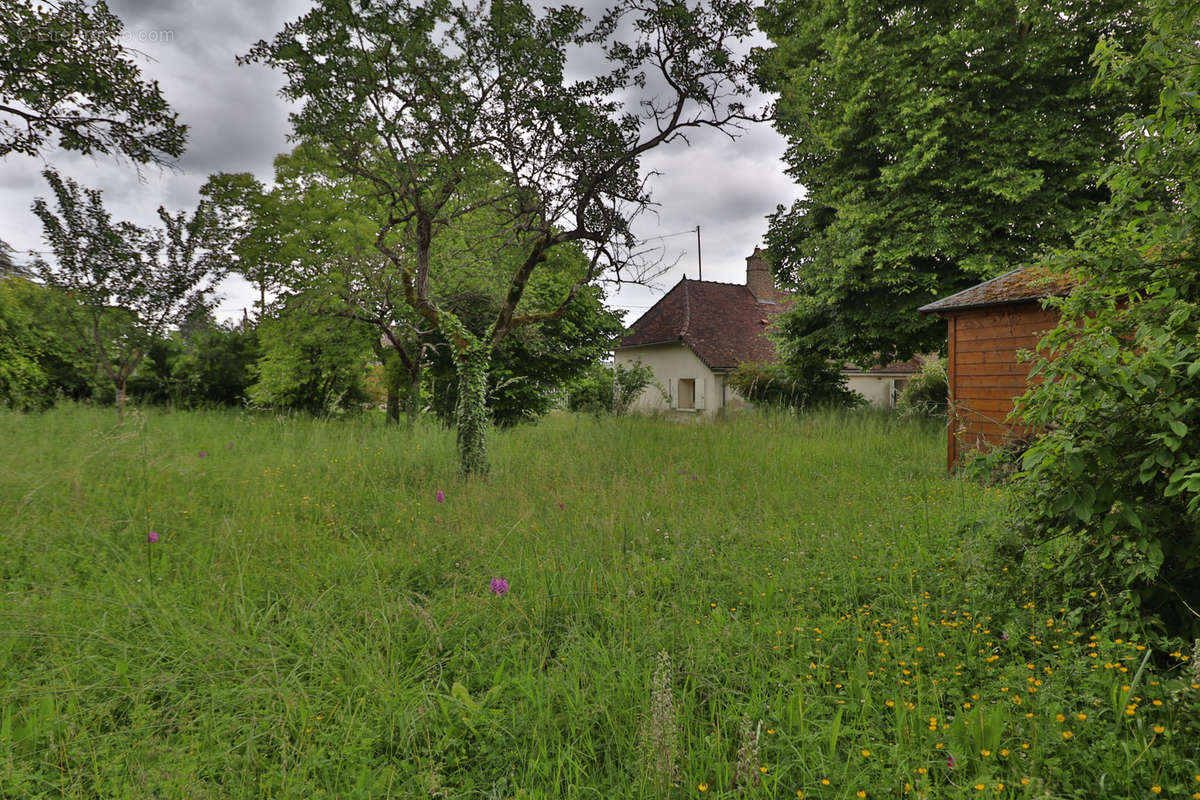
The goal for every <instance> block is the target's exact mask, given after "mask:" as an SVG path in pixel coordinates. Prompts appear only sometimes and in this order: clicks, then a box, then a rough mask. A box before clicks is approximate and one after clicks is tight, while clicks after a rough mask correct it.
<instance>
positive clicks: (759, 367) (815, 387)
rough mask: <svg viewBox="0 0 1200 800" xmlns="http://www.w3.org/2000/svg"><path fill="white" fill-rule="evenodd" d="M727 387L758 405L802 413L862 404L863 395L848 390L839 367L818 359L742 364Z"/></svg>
mask: <svg viewBox="0 0 1200 800" xmlns="http://www.w3.org/2000/svg"><path fill="white" fill-rule="evenodd" d="M726 384H727V385H728V386H729V387H730V388H732V389H734V390H735V391H736V392H737V393H738V394H740V395H741V396H742V397H744V398H746V399H747V400H749V401H750V402H751V403H754V404H756V405H764V406H774V407H779V408H794V409H797V410H803V409H805V408H816V407H820V406H855V405H858V404H860V403H862V402H863V400H862V396H861V395H859V394H857V393H856V392H852V391H850V390H849V389H848V388H846V381H845V379H844V378H843V377H842V375H841V370H840V369H838V367H837V365H836V364H834V363H832V362H826V361H824V360H822V359H817V358H813V359H805V360H799V359H797V360H794V361H793V362H791V363H787V364H760V363H754V362H749V361H747V362H743V363H741V364H738V366H737V369H735V370H733V372H731V373H729V377H728V378H726Z"/></svg>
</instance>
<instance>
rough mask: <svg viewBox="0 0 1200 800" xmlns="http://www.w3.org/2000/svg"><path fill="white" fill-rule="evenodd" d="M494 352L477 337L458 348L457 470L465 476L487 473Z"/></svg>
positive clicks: (456, 357)
mask: <svg viewBox="0 0 1200 800" xmlns="http://www.w3.org/2000/svg"><path fill="white" fill-rule="evenodd" d="M491 360H492V349H491V347H489V346H488V344H487V343H486V342H481V341H479V340H477V339H475V338H474V337H471V339H470V340H469V341H467V342H466V343H465V346H463V347H460V348H455V352H454V366H455V368H456V369H457V371H458V408H457V409H456V411H455V418H456V419H455V422H456V424H457V428H458V469H459V472H460V473H461V474H462V476H463V477H470V476H473V475H474V476H479V477H483V476H485V475H487V473H488V453H487V433H488V427H489V426H490V425H491V417H490V416H489V414H488V408H487V382H488V366H489V365H490V363H491Z"/></svg>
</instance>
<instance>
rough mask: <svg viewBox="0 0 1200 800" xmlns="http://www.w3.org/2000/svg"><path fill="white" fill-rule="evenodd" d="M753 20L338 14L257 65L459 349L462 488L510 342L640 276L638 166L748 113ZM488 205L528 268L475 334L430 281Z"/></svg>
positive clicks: (362, 7) (624, 10) (387, 9)
mask: <svg viewBox="0 0 1200 800" xmlns="http://www.w3.org/2000/svg"><path fill="white" fill-rule="evenodd" d="M752 19H753V17H752V11H751V6H750V4H749V3H748V2H746V1H745V0H726V1H723V2H720V3H713V4H712V5H707V4H699V5H694V6H689V5H688V4H686V3H685V2H682V0H679V1H678V2H668V3H664V2H645V1H644V0H621V2H620V3H619V4H618V5H617V6H615V7H613V8H612V9H610V10H609V11H607V12H606V13H605V14H604V15H603V16H602V18H601V19H600V20H599V21H598V22H597V23H595V24H590V23H589V22H588V21H587V19H586V17H585V16H584V15H583V13H582V12H581V11H580V10H579V9H576V8H571V7H561V8H549V9H546V10H545V11H544V12H542V13H540V14H538V13H535V12H534V11H533V10H532V9H531V8H530V7H529V6H528V5H526V4H525V3H524V2H521V1H519V0H518V1H513V0H495V1H494V2H490V3H488V2H483V3H480V4H478V5H476V4H473V3H468V2H464V1H463V0H430V2H428V3H422V2H419V1H416V2H414V0H383V2H369V3H368V2H364V1H363V0H325V1H324V2H322V3H320V4H318V6H317V7H316V8H315V9H314V10H313V11H311V12H310V13H309V14H307V15H305V16H304V17H302V18H301V19H299V20H297V21H295V22H292V23H290V24H288V25H287V26H286V27H285V28H284V30H283V31H282V32H280V33H279V34H278V35H277V36H276V37H275V39H274V40H273V41H271V42H265V41H264V42H259V43H258V44H257V45H256V46H255V47H254V48H253V49H252V50H251V52H250V54H249V55H248V56H247V57H246V58H245V59H244V61H263V62H266V63H267V64H269V65H271V66H274V67H277V68H279V69H282V70H283V71H284V73H285V75H286V76H287V83H286V85H285V87H284V90H283V93H284V95H285V96H286V97H287V98H289V99H292V100H295V101H299V102H301V103H302V107H301V109H300V110H299V111H298V112H297V113H295V114H294V115H293V118H292V121H293V126H294V128H295V132H296V134H297V135H298V136H300V137H310V138H313V139H315V140H317V141H320V142H321V143H322V144H323V145H324V146H326V147H328V148H329V150H330V152H331V153H332V154H333V155H334V157H335V159H336V161H337V163H338V165H339V168H340V169H341V170H343V171H344V172H346V173H347V174H348V175H354V176H357V177H359V178H361V179H362V180H364V181H367V182H369V183H370V184H371V186H372V187H373V195H374V197H376V198H378V200H379V201H380V202H381V203H382V204H383V206H384V208H385V209H386V215H385V216H383V217H381V218H380V219H379V220H378V222H379V225H378V234H377V237H376V240H375V244H376V247H377V248H378V249H379V251H380V252H381V253H383V254H384V256H385V257H386V258H387V259H388V260H389V262H390V263H391V265H392V267H393V268H394V270H395V271H396V274H397V276H398V277H399V280H400V284H401V287H402V289H403V296H404V300H405V302H406V303H407V305H408V306H409V307H410V308H411V309H413V310H414V311H415V312H416V313H417V314H419V315H420V317H421V318H422V319H423V320H424V321H425V322H426V323H427V324H428V325H429V326H430V327H432V328H433V329H435V330H437V331H439V332H440V333H441V334H442V335H443V336H445V338H446V339H447V340H448V341H449V342H450V344H451V347H452V350H453V356H454V360H455V368H456V371H457V374H458V385H459V398H458V412H457V414H456V417H457V432H458V445H459V455H460V465H461V470H462V472H463V473H464V474H467V475H471V474H482V473H485V472H486V471H487V450H486V432H487V422H488V413H487V407H486V392H487V383H488V368H489V362H490V359H491V356H492V353H494V352H495V351H496V350H497V348H498V347H499V346H500V344H501V342H502V341H503V340H504V338H505V337H506V336H508V335H509V334H510V333H511V332H512V331H514V330H516V329H518V328H521V327H524V326H528V325H535V324H538V323H540V322H544V321H546V320H550V319H555V318H561V317H562V316H563V315H564V314H566V312H567V309H568V308H569V307H570V305H571V302H572V301H573V300H574V298H575V296H576V295H577V294H578V292H579V291H580V288H581V287H583V286H586V285H588V284H590V283H593V282H594V281H595V280H596V279H597V278H598V277H599V276H600V274H601V273H602V272H604V271H605V270H611V271H613V272H615V273H616V275H617V276H618V277H620V276H621V275H622V274H624V275H625V276H626V277H628V275H629V274H630V273H629V270H631V269H636V259H633V258H631V257H630V251H631V249H632V245H633V244H634V241H633V238H632V235H631V234H630V231H629V222H630V220H631V219H632V217H633V216H635V215H636V214H637V213H638V212H640V211H642V210H643V209H645V208H646V207H647V206H648V205H649V204H650V197H649V195H648V193H647V189H646V185H645V183H644V181H643V178H642V176H641V175H640V172H639V159H640V158H641V157H642V156H643V155H644V154H645V153H647V152H649V151H650V150H652V149H654V148H656V147H659V146H662V145H664V144H667V143H670V142H673V141H677V140H680V139H682V138H683V137H684V136H685V135H686V134H687V133H688V132H690V131H696V130H700V129H704V128H709V129H717V130H724V131H730V129H731V128H732V127H733V126H735V125H736V124H737V123H739V122H740V121H742V120H746V119H749V118H750V117H749V116H748V115H747V114H746V113H745V112H744V109H743V106H742V104H741V102H740V100H741V98H742V97H744V96H745V95H747V94H748V92H749V86H748V81H747V78H748V75H749V64H748V60H747V59H745V58H742V57H739V56H738V55H737V54H736V53H735V52H734V51H733V49H732V48H733V45H734V43H735V42H736V41H737V40H739V39H741V38H742V37H745V36H746V35H748V34H749V32H750V26H751V23H752ZM585 47H586V48H591V49H592V50H593V51H595V52H596V53H597V54H599V53H603V56H604V58H605V63H606V67H605V70H604V71H603V72H602V73H600V74H598V75H595V76H594V77H590V78H586V79H583V80H578V81H570V80H568V78H567V76H566V64H567V60H568V56H569V55H571V53H572V51H573V48H585ZM492 164H495V165H498V166H499V168H500V172H499V174H496V173H495V170H494V169H493V168H492V167H491V166H490V165H492ZM468 188H469V191H467V189H468ZM483 205H487V206H489V207H490V208H492V209H493V210H494V212H495V213H496V215H497V217H498V218H499V219H502V220H503V222H504V225H503V227H501V228H499V229H497V231H496V232H495V234H494V235H493V236H492V237H491V238H490V240H489V241H487V242H482V243H479V244H480V249H481V250H482V251H483V253H484V254H486V253H487V252H488V251H489V249H490V248H493V247H494V245H495V243H496V242H497V241H499V242H503V243H504V245H505V247H508V248H513V249H514V250H517V251H518V253H519V257H518V258H516V259H514V264H515V267H514V268H513V270H512V271H511V272H510V273H509V274H508V275H507V276H506V278H505V280H504V281H503V282H502V286H501V288H500V290H499V292H498V293H497V294H496V298H497V300H498V301H499V302H498V304H497V306H496V312H495V316H494V318H493V319H492V320H491V322H490V323H489V324H488V326H487V327H486V328H485V330H484V331H483V333H482V334H476V333H474V332H472V331H471V330H470V329H469V328H468V326H466V325H464V324H463V321H462V319H461V318H460V317H459V316H458V315H457V314H455V313H454V312H453V311H452V310H451V309H449V308H447V307H446V306H445V305H443V304H442V303H440V302H439V301H438V300H437V298H436V297H435V296H434V294H433V293H432V290H431V286H432V283H433V278H434V277H435V276H437V275H439V274H442V273H444V272H446V270H447V268H448V266H449V265H447V264H446V263H444V262H442V261H441V260H440V259H438V258H437V257H436V256H437V254H436V252H435V246H434V243H435V241H436V240H438V239H439V238H441V237H442V236H444V235H445V234H446V233H447V232H448V231H452V230H454V229H455V228H456V227H457V226H458V225H459V224H460V223H461V221H462V220H463V218H464V217H466V216H467V215H468V214H470V213H472V212H473V211H474V210H477V209H478V208H480V207H482V206H483ZM567 244H575V245H576V246H579V247H581V248H582V249H583V251H584V253H585V255H586V257H587V263H588V268H587V269H586V270H585V272H584V274H582V275H580V276H579V277H578V278H577V279H576V280H575V281H574V282H572V283H571V285H570V286H569V287H567V288H566V289H565V291H563V292H562V294H561V295H560V296H559V297H558V298H556V302H555V303H554V304H553V306H552V307H551V308H549V309H547V310H544V311H532V310H529V309H527V308H525V307H523V306H522V299H523V298H524V296H525V290H526V287H527V286H528V285H529V282H530V278H531V276H533V275H534V274H535V273H536V272H537V271H538V270H540V269H544V267H545V265H546V263H547V259H548V257H549V254H550V253H551V252H552V251H553V250H554V249H555V248H558V247H560V246H563V245H567ZM475 258H476V260H477V263H480V262H482V258H483V256H480V255H475Z"/></svg>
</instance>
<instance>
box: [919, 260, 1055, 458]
mask: <svg viewBox="0 0 1200 800" xmlns="http://www.w3.org/2000/svg"><path fill="white" fill-rule="evenodd" d="M1071 287H1072V284H1071V282H1070V281H1069V280H1068V279H1067V278H1064V277H1063V276H1061V275H1057V274H1054V273H1050V272H1047V271H1046V270H1043V269H1039V268H1035V267H1022V268H1020V269H1015V270H1013V271H1012V272H1008V273H1005V274H1004V275H1001V276H999V277H996V278H992V279H991V280H989V281H984V282H983V283H980V284H978V285H976V286H972V287H971V288H969V289H964V290H963V291H961V292H958V293H957V294H953V295H950V296H949V297H944V298H942V299H941V300H937V301H935V302H932V303H930V304H928V305H926V306H922V307H921V308H920V309H919V310H920V311H921V313H922V314H937V315H938V316H940V317H943V318H944V319H945V320H946V324H947V328H948V336H949V351H948V354H947V362H946V374H947V378H948V380H949V384H950V407H949V413H948V415H947V416H948V418H949V430H948V435H947V437H946V440H947V444H946V448H947V453H946V461H947V466H948V467H949V469H951V470H953V469H954V467H955V465H956V464H957V463H958V459H959V457H960V455H962V454H963V453H966V452H969V451H970V450H974V449H980V448H983V447H987V446H994V445H999V444H1003V443H1005V442H1006V441H1008V440H1010V439H1012V438H1014V437H1021V436H1025V435H1028V433H1029V430H1028V429H1027V428H1024V427H1022V426H1021V425H1019V424H1016V423H1014V422H1013V421H1012V420H1010V418H1009V417H1010V415H1011V414H1012V411H1013V409H1014V408H1015V407H1016V399H1017V398H1019V397H1020V396H1021V395H1023V394H1024V393H1025V390H1026V389H1027V388H1028V386H1029V369H1030V364H1029V362H1027V361H1022V360H1021V359H1020V357H1019V353H1021V352H1022V351H1025V350H1029V351H1032V350H1036V349H1037V345H1038V342H1039V341H1040V339H1041V338H1042V335H1043V334H1044V333H1046V332H1047V331H1049V330H1050V329H1052V328H1054V327H1055V326H1057V325H1058V319H1059V314H1058V311H1057V310H1055V309H1053V308H1043V307H1042V300H1043V299H1045V298H1047V297H1052V296H1061V295H1065V294H1067V293H1069V292H1070V291H1071Z"/></svg>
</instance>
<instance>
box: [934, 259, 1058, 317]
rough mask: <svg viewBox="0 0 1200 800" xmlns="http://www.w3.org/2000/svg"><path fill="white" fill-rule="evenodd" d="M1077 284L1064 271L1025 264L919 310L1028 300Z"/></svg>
mask: <svg viewBox="0 0 1200 800" xmlns="http://www.w3.org/2000/svg"><path fill="white" fill-rule="evenodd" d="M1074 287H1075V283H1074V281H1072V280H1071V279H1070V278H1068V277H1066V276H1064V275H1059V274H1057V273H1054V272H1050V271H1048V270H1046V269H1042V268H1040V267H1021V268H1019V269H1014V270H1013V271H1012V272H1006V273H1005V274H1003V275H1001V276H999V277H997V278H992V279H991V280H990V281H984V282H983V283H980V284H976V285H975V286H972V287H971V288H970V289H963V290H962V291H961V292H959V293H957V294H952V295H950V296H949V297H943V298H942V299H941V300H935V301H933V302H932V303H929V304H928V305H924V306H921V307H920V308H919V309H917V310H918V311H920V312H921V313H922V314H932V313H936V312H939V311H956V310H958V309H962V308H980V307H982V306H1000V305H1006V304H1008V303H1024V302H1028V301H1030V300H1040V299H1042V298H1043V297H1055V296H1059V295H1065V294H1069V293H1070V291H1071V289H1073V288H1074Z"/></svg>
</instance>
